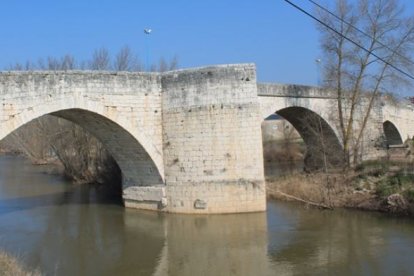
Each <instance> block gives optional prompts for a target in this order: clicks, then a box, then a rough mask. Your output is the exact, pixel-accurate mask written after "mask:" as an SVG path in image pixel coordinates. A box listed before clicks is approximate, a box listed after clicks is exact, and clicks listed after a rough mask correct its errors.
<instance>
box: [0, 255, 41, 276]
mask: <svg viewBox="0 0 414 276" xmlns="http://www.w3.org/2000/svg"><path fill="white" fill-rule="evenodd" d="M0 275H1V276H3V275H4V276H37V275H41V274H40V273H39V272H38V271H34V272H28V271H26V270H25V269H24V268H23V267H22V265H21V264H20V262H19V261H18V260H17V259H16V258H14V257H12V256H10V255H9V254H7V253H5V252H1V251H0Z"/></svg>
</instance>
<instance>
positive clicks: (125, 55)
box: [114, 46, 142, 71]
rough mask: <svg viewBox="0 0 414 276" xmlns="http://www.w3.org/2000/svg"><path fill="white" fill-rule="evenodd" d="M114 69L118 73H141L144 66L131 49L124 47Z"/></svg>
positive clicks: (117, 57) (118, 55) (117, 56)
mask: <svg viewBox="0 0 414 276" xmlns="http://www.w3.org/2000/svg"><path fill="white" fill-rule="evenodd" d="M114 69H115V70H116V71H141V70H142V66H141V64H140V62H139V60H138V58H137V56H136V55H134V54H133V53H132V51H131V48H129V47H128V46H124V47H123V48H122V49H121V50H119V52H118V54H117V55H116V57H115V61H114Z"/></svg>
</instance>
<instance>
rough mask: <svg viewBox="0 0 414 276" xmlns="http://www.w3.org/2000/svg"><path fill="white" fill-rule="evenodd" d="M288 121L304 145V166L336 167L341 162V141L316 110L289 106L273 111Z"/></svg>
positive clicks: (315, 167) (317, 167)
mask: <svg viewBox="0 0 414 276" xmlns="http://www.w3.org/2000/svg"><path fill="white" fill-rule="evenodd" d="M274 113H275V114H278V115H280V116H281V117H283V118H284V119H286V120H287V121H289V122H290V123H291V124H292V125H293V127H294V128H295V129H296V130H297V131H298V132H299V134H300V136H301V137H302V139H303V141H304V143H305V145H306V149H307V150H306V156H305V166H306V167H307V168H309V169H313V170H314V169H321V168H323V167H325V166H327V167H328V168H329V167H337V166H340V165H341V164H342V162H343V159H342V154H341V153H342V146H341V143H340V141H339V139H338V137H337V135H336V133H335V131H334V130H333V128H332V127H331V126H330V125H329V123H328V122H327V121H326V120H325V119H324V118H323V117H322V116H320V115H319V114H317V113H316V112H314V111H312V110H310V109H307V108H304V107H300V106H290V107H285V108H282V109H279V110H277V111H275V112H274Z"/></svg>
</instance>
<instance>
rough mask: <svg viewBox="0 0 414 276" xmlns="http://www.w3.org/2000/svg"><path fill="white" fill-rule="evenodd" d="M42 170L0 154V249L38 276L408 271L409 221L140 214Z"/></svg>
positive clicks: (282, 214) (335, 214)
mask: <svg viewBox="0 0 414 276" xmlns="http://www.w3.org/2000/svg"><path fill="white" fill-rule="evenodd" d="M44 171H45V167H43V166H32V165H30V164H29V163H28V162H27V161H25V160H24V159H22V158H18V157H7V156H6V157H4V156H3V157H0V249H2V250H5V251H7V252H9V253H11V254H13V255H16V256H18V257H19V259H21V260H22V262H23V263H24V264H25V265H26V266H27V267H29V268H37V269H39V270H40V271H41V272H42V273H44V274H46V275H336V276H337V275H413V274H414V220H413V219H407V218H405V219H404V218H391V217H388V216H385V215H381V214H377V213H368V212H365V213H364V212H357V211H345V210H336V211H320V210H314V209H306V208H304V207H303V206H301V205H296V204H289V203H281V202H273V201H271V202H268V211H267V212H266V213H255V214H237V215H210V216H190V215H171V214H170V215H166V214H158V213H152V212H142V211H137V210H129V209H124V208H123V207H122V205H121V204H120V202H119V200H114V199H112V198H111V197H108V195H107V193H106V189H105V187H103V186H88V185H83V186H75V185H71V184H70V183H68V182H66V181H65V180H63V179H62V178H61V177H60V176H59V175H53V174H46V173H44ZM0 274H1V273H0Z"/></svg>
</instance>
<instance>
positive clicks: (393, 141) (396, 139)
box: [382, 120, 403, 146]
mask: <svg viewBox="0 0 414 276" xmlns="http://www.w3.org/2000/svg"><path fill="white" fill-rule="evenodd" d="M382 127H383V129H384V135H385V141H386V143H387V146H394V145H401V144H403V140H402V138H401V134H400V132H399V131H398V129H397V127H396V126H395V125H394V124H393V123H392V122H390V121H388V120H387V121H385V122H384V123H382Z"/></svg>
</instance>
